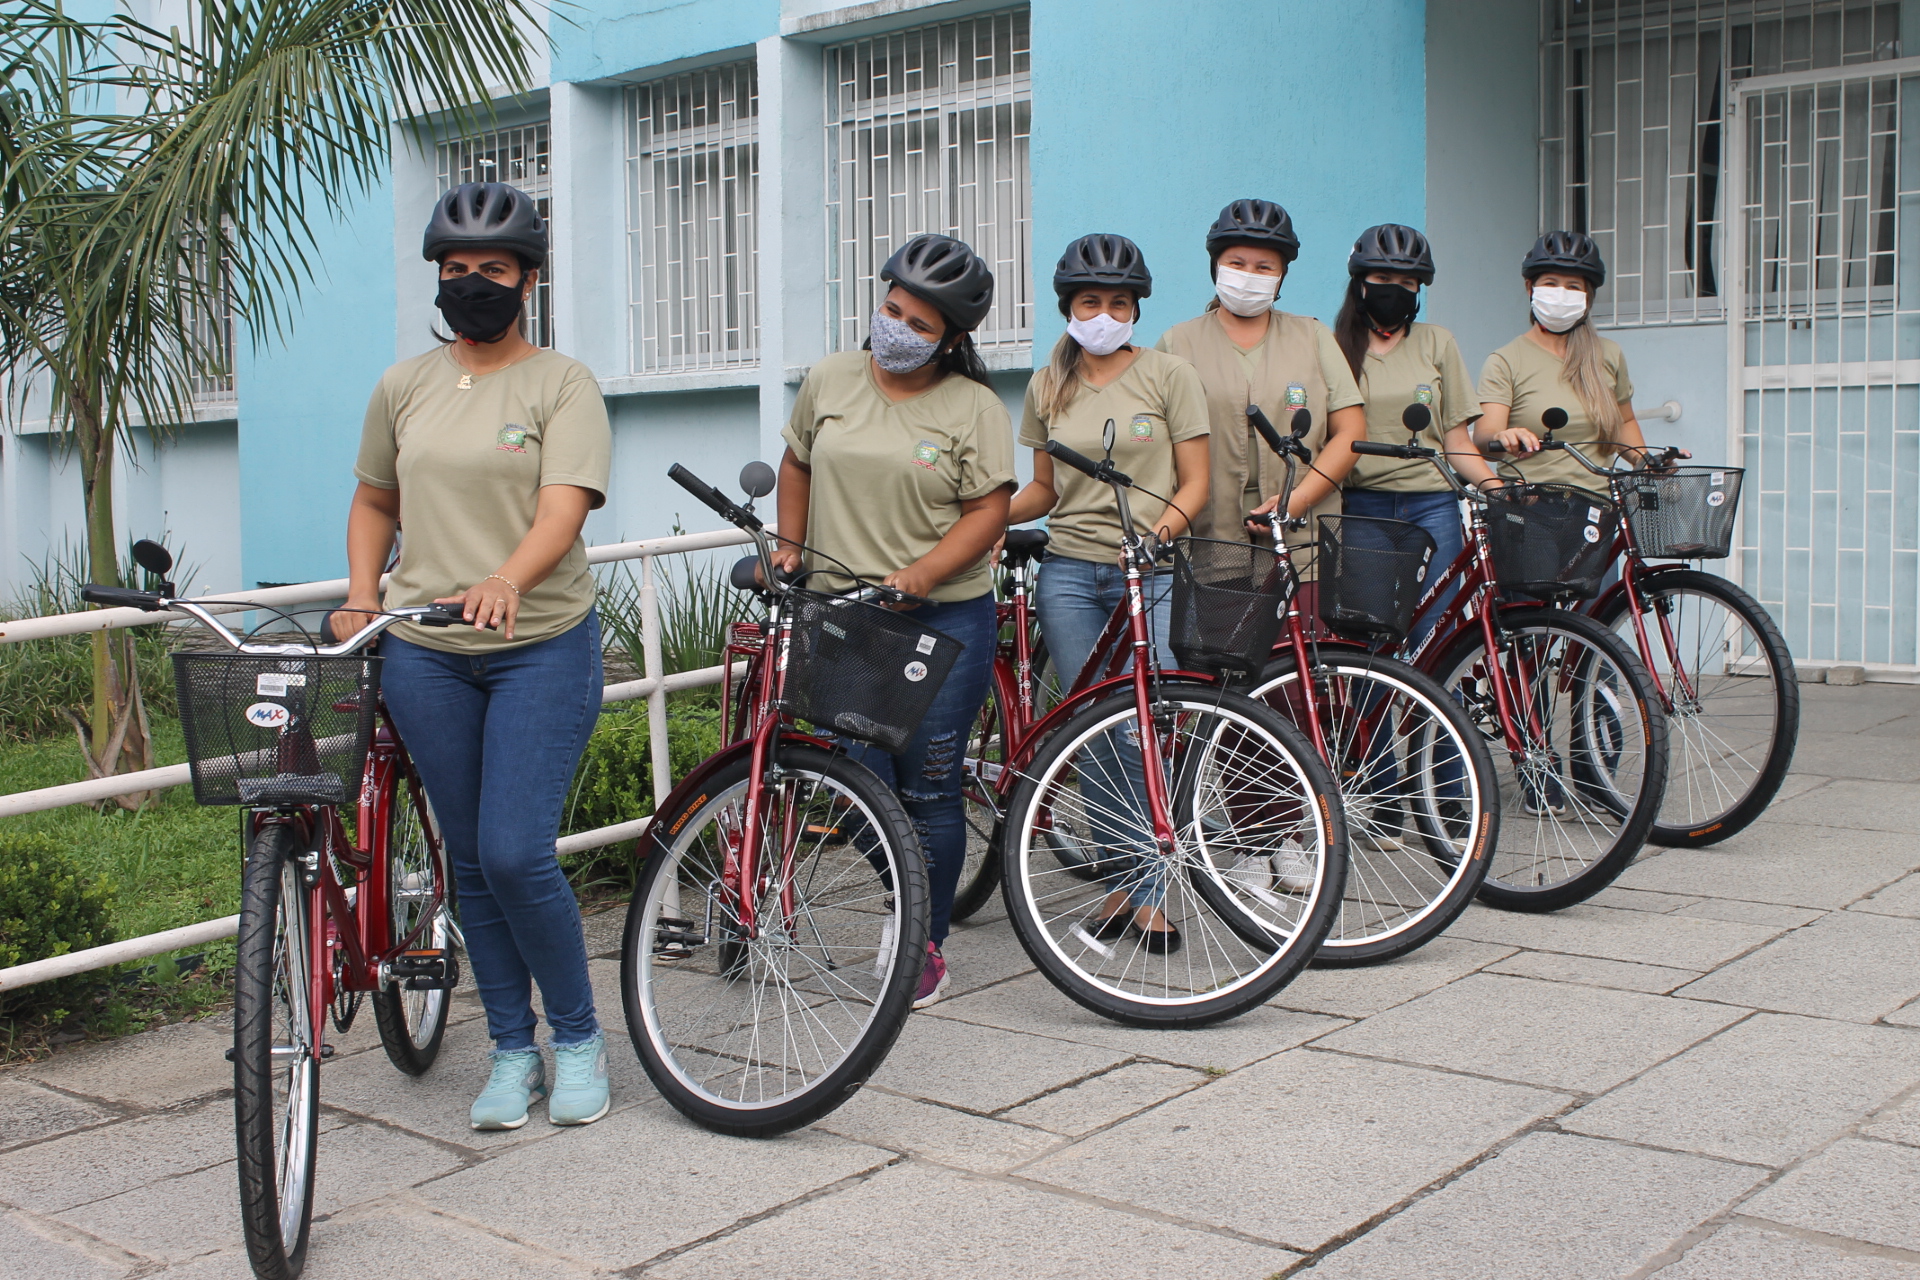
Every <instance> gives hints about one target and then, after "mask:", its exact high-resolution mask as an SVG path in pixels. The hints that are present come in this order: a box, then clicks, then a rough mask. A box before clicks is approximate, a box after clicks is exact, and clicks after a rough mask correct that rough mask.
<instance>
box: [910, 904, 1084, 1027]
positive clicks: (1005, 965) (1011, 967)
mask: <svg viewBox="0 0 1920 1280" xmlns="http://www.w3.org/2000/svg"><path fill="white" fill-rule="evenodd" d="M940 956H941V958H942V959H944V960H945V961H946V962H947V972H948V973H949V974H951V975H952V978H951V979H950V980H949V981H948V983H947V999H948V1000H952V999H953V998H954V997H956V996H963V995H965V994H967V993H968V992H970V991H978V990H980V989H981V988H982V987H988V986H992V985H993V984H994V983H996V982H1005V981H1006V980H1007V979H1008V978H1012V977H1017V976H1019V975H1020V974H1023V973H1031V972H1032V971H1033V961H1031V960H1029V959H1028V958H1027V953H1026V952H1025V951H1023V950H1021V948H1020V940H1019V939H1018V938H1016V937H1014V936H1013V926H1012V925H1011V924H1009V923H1008V922H1007V920H1006V917H1005V916H1002V917H1001V918H1000V919H998V920H996V921H992V922H990V923H981V924H973V923H969V924H966V925H960V926H956V927H955V928H954V931H953V932H952V933H950V934H948V935H947V942H946V945H945V946H943V947H941V948H940ZM1061 999H1062V1000H1064V999H1066V997H1065V996H1062V997H1061ZM935 1007H938V1006H935Z"/></svg>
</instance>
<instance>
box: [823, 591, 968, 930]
mask: <svg viewBox="0 0 1920 1280" xmlns="http://www.w3.org/2000/svg"><path fill="white" fill-rule="evenodd" d="M906 616H907V617H909V618H912V619H913V620H914V621H915V622H918V623H921V624H922V625H924V626H927V627H930V628H932V629H933V630H935V631H940V632H944V633H945V634H947V635H950V636H952V637H953V638H954V639H955V640H958V641H959V642H960V643H961V644H963V645H965V646H966V648H965V649H964V650H962V651H961V654H960V658H959V660H958V661H956V662H955V663H954V664H953V670H952V671H950V672H948V673H947V681H946V683H945V684H943V685H941V686H940V692H939V694H938V695H937V696H936V697H935V698H934V700H933V706H932V707H931V708H930V709H929V710H928V711H927V718H926V719H925V720H922V721H921V722H920V731H919V732H918V733H916V734H914V736H913V737H912V738H911V739H909V740H908V742H907V745H906V747H905V748H904V749H903V750H901V751H898V752H894V753H889V752H886V751H882V750H881V749H880V748H879V747H874V746H869V745H867V744H866V743H863V742H850V743H848V744H847V754H848V755H849V756H851V757H853V758H854V759H855V760H858V761H859V762H860V763H861V764H864V765H865V766H867V768H869V769H871V770H873V771H874V772H875V773H876V774H878V775H879V776H880V780H881V781H882V782H884V783H886V784H887V785H888V786H890V787H892V788H893V789H894V792H895V793H896V794H897V795H898V796H899V797H900V804H901V807H903V808H904V809H906V811H907V817H908V818H910V819H912V821H913V829H914V831H915V833H916V834H918V835H919V837H920V847H921V848H922V850H924V851H925V853H926V857H927V879H928V881H929V882H930V883H929V887H930V889H931V890H932V898H933V904H932V912H931V916H932V923H933V930H932V933H931V934H930V935H929V936H931V937H932V939H933V944H934V945H935V946H936V947H937V946H939V945H940V944H941V943H943V942H945V941H946V940H947V930H948V927H949V925H950V924H951V921H952V918H953V895H954V890H955V889H956V888H958V886H959V883H960V871H961V868H962V867H964V866H965V865H966V861H967V815H966V805H965V802H964V798H963V791H962V786H961V784H962V782H963V780H964V775H965V768H966V759H967V739H968V737H969V736H971V734H972V733H973V725H974V721H976V720H978V719H979V717H980V706H981V704H982V703H984V702H985V701H986V700H987V684H988V681H989V680H990V679H991V678H992V674H993V650H994V646H995V645H996V644H997V643H998V642H999V639H1000V626H999V623H998V621H997V620H996V613H995V609H994V601H993V594H992V593H991V592H989V593H987V594H986V595H983V596H976V597H974V598H973V599H971V600H955V601H951V602H948V603H941V604H928V605H921V606H920V607H919V608H918V609H909V610H907V611H906Z"/></svg>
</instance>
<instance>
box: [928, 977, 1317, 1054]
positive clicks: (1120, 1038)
mask: <svg viewBox="0 0 1920 1280" xmlns="http://www.w3.org/2000/svg"><path fill="white" fill-rule="evenodd" d="M928 1012H929V1013H932V1014H937V1015H939V1016H940V1017H942V1018H945V1019H950V1020H954V1021H959V1022H968V1023H973V1024H975V1025H977V1026H983V1027H999V1028H1001V1029H1003V1030H1006V1031H1024V1032H1027V1033H1029V1034H1032V1035H1037V1036H1050V1037H1053V1038H1054V1039H1058V1040H1071V1041H1073V1042H1074V1043H1076V1044H1084V1045H1093V1046H1096V1047H1098V1048H1101V1049H1111V1050H1114V1051H1116V1052H1119V1053H1123V1054H1138V1055H1139V1056H1140V1057H1143V1058H1157V1059H1159V1060H1161V1061H1163V1062H1172V1063H1176V1064H1178V1065H1180V1066H1186V1067H1220V1068H1224V1069H1227V1070H1232V1069H1233V1068H1235V1067H1243V1066H1245V1065H1246V1064H1247V1063H1249V1062H1254V1061H1257V1060H1259V1059H1261V1058H1266V1057H1270V1056H1272V1055H1273V1054H1276V1053H1279V1052H1280V1051H1281V1050H1283V1049H1291V1048H1292V1047H1293V1046H1294V1045H1297V1044H1301V1043H1304V1042H1305V1041H1308V1040H1311V1039H1313V1038H1314V1037H1315V1036H1320V1035H1325V1034H1326V1033H1327V1032H1329V1031H1332V1030H1334V1029H1336V1028H1337V1027H1339V1026H1340V1025H1341V1024H1340V1023H1338V1022H1336V1021H1333V1020H1332V1019H1329V1018H1321V1017H1315V1016H1313V1015H1311V1014H1302V1013H1290V1012H1287V1011H1286V1010H1283V1009H1275V1008H1270V1007H1269V1008H1260V1009H1253V1010H1250V1011H1249V1012H1247V1013H1243V1014H1241V1015H1240V1016H1239V1017H1238V1018H1232V1019H1229V1020H1228V1021H1226V1022H1219V1023H1215V1024H1214V1025H1213V1026H1210V1027H1195V1028H1192V1029H1191V1030H1186V1031H1166V1030H1156V1029H1154V1028H1152V1027H1128V1026H1122V1025H1121V1024H1120V1023H1118V1022H1114V1021H1112V1020H1110V1019H1107V1018H1103V1017H1101V1016H1100V1015H1099V1014H1097V1013H1094V1012H1092V1011H1091V1010H1089V1009H1083V1008H1081V1007H1080V1006H1079V1005H1077V1004H1075V1003H1074V1002H1073V1001H1071V1000H1069V999H1067V998H1066V997H1065V996H1063V995H1061V994H1060V992H1059V991H1058V990H1057V989H1055V987H1054V986H1053V984H1052V983H1050V982H1048V981H1047V980H1046V978H1045V977H1044V976H1043V975H1041V974H1038V973H1035V974H1030V975H1028V976H1026V977H1023V978H1016V979H1014V980H1013V981H1011V982H1006V983H1002V984H1001V985H1000V986H997V987H993V988H991V989H990V990H987V991H981V992H977V993H975V994H973V995H970V996H968V997H966V998H965V999H963V1000H946V1001H942V1002H941V1003H940V1004H937V1005H934V1006H933V1008H932V1009H930V1010H928Z"/></svg>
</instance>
